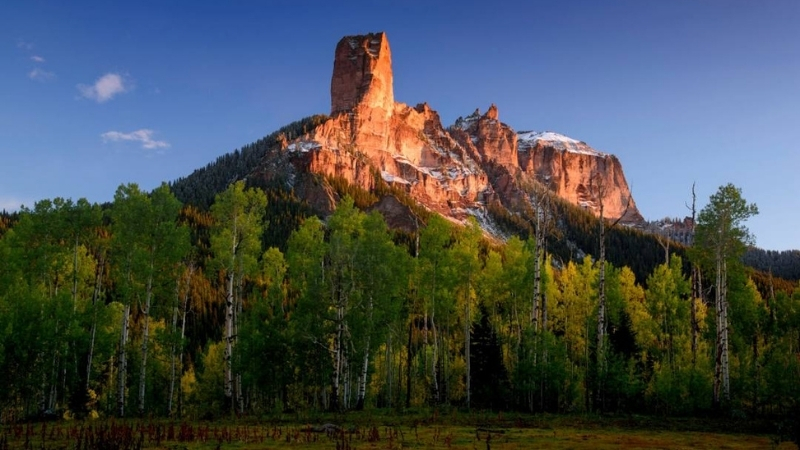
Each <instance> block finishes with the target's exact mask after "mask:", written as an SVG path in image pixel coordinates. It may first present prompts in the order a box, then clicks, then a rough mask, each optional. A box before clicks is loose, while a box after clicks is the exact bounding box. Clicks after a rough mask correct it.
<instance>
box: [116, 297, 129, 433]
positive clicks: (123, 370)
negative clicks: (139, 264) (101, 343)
mask: <svg viewBox="0 0 800 450" xmlns="http://www.w3.org/2000/svg"><path fill="white" fill-rule="evenodd" d="M130 314H131V305H125V307H124V308H123V310H122V330H121V332H120V339H119V372H118V374H117V376H118V380H117V415H119V417H125V384H126V382H125V378H126V375H127V373H128V360H127V358H126V356H127V355H126V351H125V350H126V347H127V346H128V318H129V316H130Z"/></svg>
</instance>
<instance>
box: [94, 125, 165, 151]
mask: <svg viewBox="0 0 800 450" xmlns="http://www.w3.org/2000/svg"><path fill="white" fill-rule="evenodd" d="M100 137H102V138H103V142H120V141H134V142H141V143H142V148H144V149H148V150H154V149H159V148H168V147H169V143H168V142H166V141H157V140H155V139H153V130H148V129H146V128H142V129H141V130H136V131H132V132H130V133H120V132H119V131H107V132H105V133H103V134H101V135H100Z"/></svg>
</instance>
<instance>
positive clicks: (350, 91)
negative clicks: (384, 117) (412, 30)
mask: <svg viewBox="0 0 800 450" xmlns="http://www.w3.org/2000/svg"><path fill="white" fill-rule="evenodd" d="M392 83H393V82H392V52H391V50H389V41H388V39H386V33H383V32H381V33H370V34H366V35H363V36H345V37H343V38H342V39H341V40H340V41H339V44H338V45H336V54H335V57H334V60H333V77H332V79H331V115H335V114H337V113H340V112H350V111H352V110H353V109H355V108H356V106H359V105H362V104H363V105H366V106H368V107H369V108H370V109H378V110H380V111H383V112H386V113H387V114H391V112H392V109H393V108H394V88H393V85H392Z"/></svg>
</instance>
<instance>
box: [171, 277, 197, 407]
mask: <svg viewBox="0 0 800 450" xmlns="http://www.w3.org/2000/svg"><path fill="white" fill-rule="evenodd" d="M193 274H194V264H191V263H190V265H189V270H188V271H187V273H186V286H185V287H184V289H185V290H184V293H183V312H182V313H181V334H180V339H179V341H178V343H177V345H176V344H173V345H172V368H171V371H172V373H171V377H170V383H169V406H168V407H167V411H168V412H169V414H170V415H172V404H173V399H174V397H175V381H176V366H177V365H178V364H180V373H181V374H183V337H184V335H185V333H186V312H187V311H188V307H189V287H190V283H191V279H192V275H193ZM177 316H178V308H175V312H174V315H173V319H172V325H173V329H174V328H175V326H176V325H177V324H176V320H177ZM176 347H179V348H180V352H179V356H178V357H177V358H176V357H175V351H176Z"/></svg>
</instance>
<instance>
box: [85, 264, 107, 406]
mask: <svg viewBox="0 0 800 450" xmlns="http://www.w3.org/2000/svg"><path fill="white" fill-rule="evenodd" d="M104 271H105V255H103V256H101V257H100V259H99V260H98V262H97V267H96V269H95V276H94V290H93V292H92V330H91V332H90V335H91V337H90V339H89V355H88V357H87V362H86V386H85V389H86V391H87V392H88V391H89V386H90V383H91V379H92V359H93V358H94V341H95V336H96V334H97V302H98V301H99V300H100V293H101V292H102V285H103V272H104Z"/></svg>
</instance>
